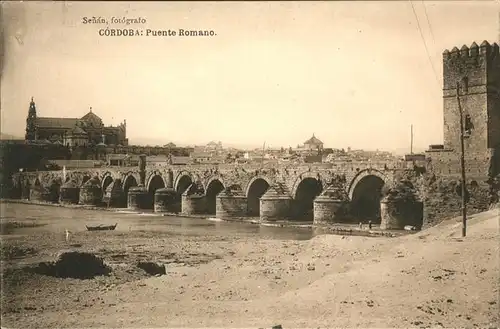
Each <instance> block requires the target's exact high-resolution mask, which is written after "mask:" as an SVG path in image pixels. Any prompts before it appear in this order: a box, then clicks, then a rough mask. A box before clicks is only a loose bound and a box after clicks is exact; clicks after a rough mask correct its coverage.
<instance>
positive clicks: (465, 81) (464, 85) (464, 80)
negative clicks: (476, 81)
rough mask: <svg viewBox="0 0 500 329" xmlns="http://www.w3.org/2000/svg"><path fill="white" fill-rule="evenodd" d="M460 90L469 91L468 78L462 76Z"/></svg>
mask: <svg viewBox="0 0 500 329" xmlns="http://www.w3.org/2000/svg"><path fill="white" fill-rule="evenodd" d="M462 92H463V93H464V94H466V93H468V92H469V78H467V77H463V78H462Z"/></svg>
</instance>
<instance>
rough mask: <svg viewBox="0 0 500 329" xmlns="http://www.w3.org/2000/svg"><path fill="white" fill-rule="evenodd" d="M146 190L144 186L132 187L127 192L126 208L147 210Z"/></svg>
mask: <svg viewBox="0 0 500 329" xmlns="http://www.w3.org/2000/svg"><path fill="white" fill-rule="evenodd" d="M148 197H149V196H148V190H147V189H146V188H145V187H144V186H134V187H131V188H130V189H129V190H128V195H127V208H128V209H130V210H142V209H147V204H148V199H149V198H148Z"/></svg>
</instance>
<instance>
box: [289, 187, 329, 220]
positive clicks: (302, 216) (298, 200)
mask: <svg viewBox="0 0 500 329" xmlns="http://www.w3.org/2000/svg"><path fill="white" fill-rule="evenodd" d="M322 191H323V185H322V184H321V181H319V180H318V179H316V178H312V177H307V178H304V179H303V180H302V181H301V182H300V183H299V185H298V186H297V192H296V193H295V200H294V216H293V217H294V219H296V220H307V221H310V220H313V217H314V214H313V209H314V199H316V197H317V196H318V195H320V194H321V192H322Z"/></svg>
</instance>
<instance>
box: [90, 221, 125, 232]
mask: <svg viewBox="0 0 500 329" xmlns="http://www.w3.org/2000/svg"><path fill="white" fill-rule="evenodd" d="M116 225H118V223H116V224H115V225H102V224H99V225H96V226H87V225H85V227H86V228H87V230H88V231H113V230H114V229H115V228H116Z"/></svg>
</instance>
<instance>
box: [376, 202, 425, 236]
mask: <svg viewBox="0 0 500 329" xmlns="http://www.w3.org/2000/svg"><path fill="white" fill-rule="evenodd" d="M380 212H381V216H382V218H381V223H380V229H382V230H402V229H404V227H405V226H406V225H411V226H415V227H416V228H417V229H418V230H420V229H421V228H422V224H423V214H424V204H423V202H421V201H400V200H393V199H392V198H390V197H389V196H388V197H385V198H384V199H383V200H382V201H381V202H380Z"/></svg>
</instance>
